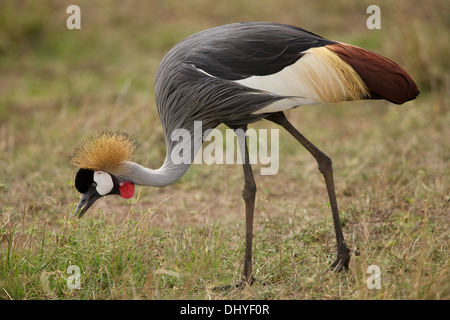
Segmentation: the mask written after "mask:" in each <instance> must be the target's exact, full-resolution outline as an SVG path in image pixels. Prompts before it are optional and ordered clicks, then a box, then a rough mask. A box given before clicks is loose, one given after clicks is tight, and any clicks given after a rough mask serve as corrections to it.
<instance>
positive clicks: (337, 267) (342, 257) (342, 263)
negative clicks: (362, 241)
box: [328, 242, 360, 272]
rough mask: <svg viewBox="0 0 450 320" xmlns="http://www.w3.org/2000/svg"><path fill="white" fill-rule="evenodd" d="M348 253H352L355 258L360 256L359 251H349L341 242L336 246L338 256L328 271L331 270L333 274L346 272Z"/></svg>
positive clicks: (348, 260)
mask: <svg viewBox="0 0 450 320" xmlns="http://www.w3.org/2000/svg"><path fill="white" fill-rule="evenodd" d="M350 252H353V254H354V255H355V256H359V254H360V253H359V251H357V250H353V249H350V248H349V247H347V244H346V243H345V242H342V243H341V244H340V245H339V246H338V256H337V258H336V260H334V262H333V263H332V264H331V266H330V267H329V268H328V270H333V271H334V272H341V271H342V270H343V269H345V270H348V263H349V262H350V257H351V256H350Z"/></svg>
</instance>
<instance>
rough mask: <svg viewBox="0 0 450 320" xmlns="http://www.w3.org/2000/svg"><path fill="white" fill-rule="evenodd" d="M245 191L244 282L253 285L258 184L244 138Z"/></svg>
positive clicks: (243, 191)
mask: <svg viewBox="0 0 450 320" xmlns="http://www.w3.org/2000/svg"><path fill="white" fill-rule="evenodd" d="M243 140H244V146H245V147H244V154H245V159H244V163H243V169H244V181H245V182H244V189H243V190H242V198H243V199H244V202H245V257H244V270H243V279H242V280H243V281H244V282H246V283H248V284H252V283H253V281H254V278H253V275H252V240H253V215H254V212H255V197H256V183H255V178H254V177H253V170H252V166H251V164H250V161H249V155H248V147H247V139H246V138H245V137H244V138H243Z"/></svg>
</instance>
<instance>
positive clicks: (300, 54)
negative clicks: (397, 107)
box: [72, 22, 419, 286]
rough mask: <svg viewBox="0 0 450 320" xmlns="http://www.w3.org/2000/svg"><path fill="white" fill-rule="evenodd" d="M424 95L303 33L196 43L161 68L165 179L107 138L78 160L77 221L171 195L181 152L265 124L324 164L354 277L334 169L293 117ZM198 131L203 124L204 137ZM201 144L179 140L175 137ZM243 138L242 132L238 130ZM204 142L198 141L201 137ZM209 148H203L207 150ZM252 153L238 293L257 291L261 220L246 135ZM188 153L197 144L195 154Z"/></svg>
mask: <svg viewBox="0 0 450 320" xmlns="http://www.w3.org/2000/svg"><path fill="white" fill-rule="evenodd" d="M418 94H419V91H418V89H417V86H416V84H415V83H414V81H413V80H412V79H411V77H410V76H409V75H408V73H407V72H406V71H405V70H403V69H402V68H401V67H399V66H398V65H397V64H396V63H394V62H393V61H391V60H389V59H387V58H385V57H382V56H381V55H378V54H376V53H374V52H371V51H368V50H365V49H362V48H359V47H356V46H352V45H349V44H345V43H341V42H337V41H332V40H327V39H325V38H322V37H320V36H318V35H316V34H314V33H311V32H308V31H306V30H304V29H301V28H298V27H295V26H290V25H283V24H277V23H267V22H246V23H234V24H228V25H224V26H219V27H216V28H212V29H208V30H205V31H202V32H199V33H197V34H194V35H192V36H190V37H188V38H186V39H185V40H183V41H181V42H180V43H178V44H177V45H175V46H174V47H173V48H172V49H171V50H170V51H169V52H168V53H167V55H166V56H165V57H164V58H163V60H162V61H161V64H160V66H159V69H158V72H157V75H156V82H155V97H156V106H157V109H158V114H159V117H160V120H161V124H162V126H163V130H164V134H165V139H166V147H167V149H166V151H167V154H166V158H165V161H164V163H163V165H162V166H161V167H160V168H159V169H156V170H152V169H149V168H145V167H143V166H141V165H139V164H137V163H134V162H131V161H130V158H131V156H132V154H133V152H134V150H135V145H134V143H133V140H132V139H130V138H129V137H128V136H127V135H126V134H122V133H111V134H101V135H99V136H97V137H94V138H91V139H89V140H87V141H86V142H85V143H84V144H83V145H81V146H80V147H79V148H78V149H77V150H76V151H75V155H74V157H73V159H72V163H73V164H74V165H75V166H77V167H78V168H79V171H78V172H77V174H76V177H75V186H76V189H77V190H78V191H79V192H80V193H82V194H83V195H82V198H81V201H80V203H79V204H78V206H77V208H76V212H75V214H77V213H79V217H81V216H83V215H84V214H85V213H86V211H87V210H88V209H89V207H90V206H91V205H92V204H93V203H94V202H95V201H96V200H97V199H99V198H100V197H102V196H106V195H110V194H117V195H120V196H122V197H124V198H130V197H132V196H133V193H134V185H140V186H154V187H162V186H167V185H170V184H172V183H174V182H176V181H177V180H179V179H180V178H181V177H182V176H183V175H184V174H185V173H186V171H187V170H188V168H189V167H190V163H192V161H191V162H189V163H184V162H183V163H179V161H174V159H173V155H174V154H177V152H176V151H177V150H191V154H190V159H191V160H193V159H194V157H195V155H196V153H197V151H198V150H199V146H201V143H202V139H203V138H202V137H203V133H204V132H205V131H206V130H209V129H212V128H215V127H216V126H218V125H219V124H221V123H223V124H225V125H227V126H228V127H230V128H231V129H233V130H234V131H235V132H236V133H238V132H245V131H246V129H247V125H248V124H249V123H252V122H255V121H258V120H261V119H266V120H269V121H272V122H274V123H276V124H278V125H280V126H281V127H283V128H284V129H286V130H287V131H288V132H289V133H290V134H291V135H292V136H293V137H294V138H295V139H296V140H297V141H298V142H300V144H302V145H303V147H305V148H306V149H307V150H308V151H309V152H310V153H311V155H312V156H313V157H314V158H315V159H316V161H317V164H318V168H319V170H320V172H321V173H322V175H323V177H324V179H325V184H326V188H327V192H328V197H329V201H330V207H331V213H332V216H333V222H334V228H335V233H336V242H337V258H336V260H335V261H334V262H333V264H332V265H331V267H330V268H331V269H333V270H335V271H341V270H342V269H344V268H345V269H348V264H349V261H350V253H351V252H352V251H353V252H354V253H355V254H358V252H356V251H354V250H352V249H350V248H349V247H348V246H347V244H346V243H345V241H344V235H343V232H342V228H341V223H340V218H339V210H338V204H337V201H336V194H335V187H334V182H333V171H332V162H331V159H330V158H329V157H328V156H327V155H326V154H325V153H323V152H322V151H320V150H319V149H318V148H317V147H316V146H314V145H313V144H312V143H311V142H310V141H308V140H307V139H306V138H305V137H304V136H303V135H302V134H301V133H300V132H299V131H298V130H297V129H296V128H295V127H294V126H293V125H292V124H291V123H290V122H289V121H288V119H287V118H286V116H285V114H284V111H285V110H288V109H291V108H295V107H298V106H302V105H313V104H319V103H337V102H339V101H353V100H360V99H386V100H388V101H390V102H393V103H395V104H402V103H405V102H407V101H409V100H412V99H415V98H416V97H417V95H418ZM194 121H201V124H202V126H201V130H203V131H202V132H201V133H200V134H196V132H195V130H198V129H195V126H194ZM180 128H182V129H185V130H188V132H189V134H190V135H191V136H192V137H193V139H178V140H176V139H170V137H171V134H172V132H174V130H176V129H180ZM237 129H241V130H237ZM197 133H198V132H197ZM199 139H200V141H198V140H199ZM237 140H238V142H239V145H240V148H241V150H244V155H243V157H244V158H245V161H244V164H243V169H244V188H243V191H242V196H243V199H244V202H245V215H246V218H245V224H246V235H245V243H246V244H245V257H244V266H243V275H242V279H241V281H240V282H239V283H238V284H237V286H244V285H245V284H251V283H252V282H253V280H254V278H253V274H252V237H253V213H254V206H255V195H256V184H255V180H254V177H253V172H252V168H251V165H250V163H249V161H248V159H249V154H248V148H247V139H246V137H245V134H237ZM186 144H191V145H190V146H187V147H189V148H183V147H186Z"/></svg>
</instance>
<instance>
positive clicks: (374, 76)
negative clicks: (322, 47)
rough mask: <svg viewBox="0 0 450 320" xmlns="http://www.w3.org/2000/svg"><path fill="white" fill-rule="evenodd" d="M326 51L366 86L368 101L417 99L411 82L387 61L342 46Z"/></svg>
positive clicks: (357, 49)
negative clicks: (342, 61) (350, 69)
mask: <svg viewBox="0 0 450 320" xmlns="http://www.w3.org/2000/svg"><path fill="white" fill-rule="evenodd" d="M326 48H327V49H329V50H331V51H333V52H334V53H336V54H337V55H338V56H339V58H341V59H342V60H344V61H345V62H347V63H348V64H349V65H350V66H352V67H353V69H355V71H356V72H357V73H358V75H359V76H360V77H361V79H362V80H363V81H364V83H365V84H366V86H367V89H368V94H369V98H371V99H386V100H388V101H391V102H393V103H396V104H402V103H405V102H407V101H409V100H413V99H415V98H416V97H417V96H418V94H419V90H418V89H417V86H416V84H415V83H414V80H413V79H412V78H411V77H410V75H409V74H408V73H407V72H406V71H405V70H404V69H402V68H401V67H400V66H399V65H397V64H396V63H395V62H393V61H391V60H389V59H388V58H385V57H383V56H381V55H379V54H376V53H374V52H371V51H369V50H365V49H362V48H359V47H355V46H352V45H348V44H344V43H336V44H329V45H326Z"/></svg>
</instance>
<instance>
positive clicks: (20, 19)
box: [0, 0, 450, 297]
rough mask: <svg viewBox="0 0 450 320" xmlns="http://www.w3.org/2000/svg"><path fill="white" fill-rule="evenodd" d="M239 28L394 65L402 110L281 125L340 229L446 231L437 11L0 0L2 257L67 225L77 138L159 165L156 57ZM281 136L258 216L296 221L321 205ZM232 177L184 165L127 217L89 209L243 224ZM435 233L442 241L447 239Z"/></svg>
mask: <svg viewBox="0 0 450 320" xmlns="http://www.w3.org/2000/svg"><path fill="white" fill-rule="evenodd" d="M72 4H76V5H78V6H79V7H80V9H81V29H80V30H76V29H73V30H69V29H68V28H67V27H66V21H67V19H68V18H69V16H70V14H69V13H67V12H66V10H67V8H68V6H69V5H72ZM372 4H376V5H378V6H379V7H380V9H381V29H379V30H377V29H374V30H370V29H368V28H367V26H366V21H367V19H368V18H369V16H370V14H367V13H366V9H367V7H368V6H369V5H372ZM240 21H272V22H279V23H285V24H292V25H296V26H299V27H302V28H304V29H306V30H309V31H312V32H314V33H316V34H319V35H321V36H323V37H325V38H328V39H333V40H338V41H341V42H346V43H350V44H354V45H357V46H361V47H364V48H366V49H369V50H372V51H375V52H377V53H379V54H381V55H383V56H386V57H388V58H390V59H392V60H393V61H395V62H397V63H398V64H399V65H400V66H402V67H403V68H405V69H406V70H407V71H408V72H409V73H410V75H411V76H412V78H413V79H414V80H415V81H416V83H417V85H418V87H419V89H420V91H421V95H420V96H419V98H418V99H417V100H416V101H414V102H410V103H408V104H406V105H404V106H401V107H399V106H393V105H391V104H389V103H388V102H386V101H373V102H368V101H363V102H355V103H342V104H339V105H338V106H335V107H331V106H314V107H308V108H305V109H302V110H300V109H299V110H292V111H290V112H289V113H288V116H289V118H290V119H292V121H293V122H294V123H295V124H296V125H298V127H299V128H300V131H302V128H304V130H305V131H304V132H305V135H306V136H307V137H309V138H311V140H312V141H313V142H317V145H318V146H319V148H321V149H323V150H324V151H325V152H327V153H328V154H329V155H330V156H332V158H333V160H334V164H335V166H336V168H337V169H336V172H338V173H336V176H337V178H336V180H337V182H336V183H337V188H338V190H339V191H338V197H340V198H341V199H342V200H340V201H342V202H341V207H342V208H343V209H342V210H343V212H344V213H343V214H344V216H345V217H346V219H347V223H348V224H352V223H354V224H355V225H356V224H359V225H361V224H360V222H361V221H360V220H358V219H360V218H357V217H358V215H357V212H371V213H373V212H376V213H378V214H379V215H378V216H377V218H375V217H372V216H371V215H367V216H366V218H367V219H368V221H371V223H380V221H382V220H383V219H384V218H385V219H391V218H390V217H397V218H398V217H399V216H396V215H392V214H393V213H394V214H395V213H396V212H397V213H402V214H403V213H405V211H406V212H409V213H410V214H419V215H421V216H423V214H424V212H425V213H427V214H428V213H429V214H430V216H432V215H433V214H432V213H433V212H434V213H436V215H435V216H436V217H437V218H436V219H437V220H435V221H434V222H435V223H436V225H440V224H441V223H443V222H445V223H448V201H449V200H450V199H449V198H448V196H449V190H450V187H449V176H450V168H449V167H450V165H449V164H450V151H449V150H450V144H449V136H450V122H449V120H450V116H449V111H450V107H449V95H450V59H449V53H450V1H448V0H434V1H409V0H399V1H387V0H386V1H382V0H380V1H378V0H377V1H374V0H364V1H354V0H337V1H336V0H330V1H325V0H322V1H300V0H276V1H267V0H226V1H211V0H164V1H161V0H151V1H139V0H123V1H88V0H86V1H82V0H76V1H62V0H39V1H32V0H14V1H8V0H1V1H0V214H1V218H0V245H1V248H2V250H7V248H8V247H9V246H11V245H12V243H14V245H15V246H17V248H22V249H23V248H25V247H26V246H30V248H33V245H34V244H35V241H37V239H38V238H33V236H34V233H33V230H41V229H40V228H42V226H43V225H44V226H46V227H45V228H47V230H53V231H52V232H54V234H56V238H57V239H60V238H63V237H64V235H65V234H66V233H65V232H67V229H61V228H63V227H64V228H67V221H68V219H69V220H70V219H73V217H72V216H71V213H72V212H73V210H74V208H75V205H76V203H77V202H78V200H79V198H78V196H79V195H78V194H77V192H76V191H75V190H74V187H73V177H74V174H75V168H73V167H72V166H71V165H70V157H71V155H72V152H73V150H74V148H75V147H76V146H77V145H78V144H79V143H80V141H82V140H83V139H84V138H85V137H87V136H89V135H92V134H96V133H98V132H100V131H105V130H118V129H119V130H123V131H126V132H129V133H131V134H134V135H135V136H136V137H137V138H138V143H139V150H138V152H137V154H136V158H135V159H134V160H135V161H136V162H139V163H141V164H143V165H146V166H149V167H152V168H157V167H159V166H160V165H161V164H162V161H163V159H164V157H165V143H164V137H163V132H162V128H161V125H160V122H159V119H158V116H157V112H156V108H155V102H154V79H155V74H156V70H157V67H158V64H159V62H160V61H161V59H162V58H163V56H164V55H165V53H166V52H167V51H168V50H169V49H170V48H171V47H172V46H173V45H175V44H176V43H177V42H179V41H180V40H182V39H183V38H185V37H187V36H189V35H191V34H193V33H195V32H198V31H201V30H203V29H206V28H210V27H214V26H218V25H222V24H226V23H232V22H240ZM255 125H256V126H259V125H265V126H267V123H263V124H255ZM302 132H303V131H302ZM280 137H281V139H282V140H283V141H285V142H280V148H281V151H280V155H281V156H280V158H281V159H280V166H281V168H280V172H279V174H278V177H277V179H273V177H258V178H257V179H258V183H260V185H261V187H260V189H259V190H260V191H259V192H260V193H259V194H258V197H259V200H258V201H259V202H258V206H259V207H258V212H259V214H260V216H261V218H260V219H262V220H261V221H268V220H267V219H269V218H270V219H272V218H273V217H275V216H276V215H277V213H280V214H282V213H283V212H293V214H294V215H295V212H297V211H296V210H297V209H296V208H297V206H300V207H301V208H302V209H301V210H305V211H304V212H305V213H306V210H313V209H312V208H317V201H319V203H320V204H319V206H321V205H323V203H325V202H326V201H327V200H326V193H325V191H324V189H323V188H324V186H323V182H322V180H321V177H320V176H319V174H318V173H317V170H316V164H315V163H314V161H313V160H311V159H310V157H309V155H308V154H307V153H304V151H299V150H300V149H301V148H300V147H299V146H298V145H295V143H294V142H293V140H289V139H290V138H289V137H288V136H287V135H282V136H280ZM284 155H285V156H284ZM283 162H284V164H283ZM255 172H259V170H255ZM241 179H242V177H241V170H240V169H237V168H234V169H233V167H232V166H209V167H208V166H203V165H202V166H194V167H193V168H191V169H190V170H189V171H188V173H187V175H186V177H184V178H183V179H182V181H181V182H180V183H177V184H176V185H175V186H173V187H170V188H163V189H158V190H156V189H152V190H150V189H149V188H143V189H141V190H140V191H139V192H140V193H139V199H138V200H136V202H134V203H131V204H132V205H133V206H134V207H132V208H136V211H133V210H134V209H133V210H131V209H130V207H129V206H127V205H126V204H124V202H123V201H122V199H116V198H112V199H108V200H107V201H105V202H104V203H103V204H102V207H101V208H102V210H103V211H101V212H100V213H98V212H91V214H92V215H93V216H94V217H97V218H98V217H99V216H98V215H100V217H101V218H102V219H105V220H106V221H109V223H114V222H116V223H118V222H120V223H122V222H123V221H124V219H126V218H129V217H130V216H131V217H133V216H134V215H135V214H138V211H137V210H138V209H141V210H146V208H149V207H153V206H156V205H157V204H158V206H159V205H161V204H162V205H161V207H159V208H160V209H159V210H160V212H159V213H160V215H161V216H160V217H159V218H158V219H155V220H154V221H153V223H154V225H155V226H160V227H161V228H165V230H170V228H171V227H173V226H180V225H182V224H185V223H186V224H190V225H195V224H199V225H203V224H204V223H205V221H206V222H209V221H214V218H217V217H219V216H222V217H225V218H223V219H224V220H223V223H224V224H225V225H226V224H227V221H228V220H227V218H226V217H227V215H229V221H236V219H237V220H239V221H240V220H242V201H241V198H240V190H241V182H242V180H241ZM305 186H307V187H305ZM411 190H412V191H411ZM301 194H302V196H301V197H300V195H301ZM319 195H320V198H319V199H320V200H317V197H319ZM372 195H373V196H374V198H370V197H371V196H372ZM170 197H172V199H170V200H168V201H166V200H167V199H168V198H170ZM302 197H303V198H302ZM369 198H370V199H371V201H369V200H368V199H369ZM281 199H282V200H281ZM298 199H303V200H302V201H300V202H299V203H297V201H298ZM376 199H377V200H376ZM129 204H130V202H129V203H128V205H129ZM219 207H220V208H219ZM222 207H223V208H222ZM303 208H304V209H303ZM299 210H300V209H299ZM301 210H300V211H301ZM319 211H320V212H319V213H318V217H319V216H322V215H323V216H325V215H328V214H329V213H328V208H325V209H323V210H319ZM102 212H103V213H106V215H105V216H102V215H101V214H102ZM186 212H189V213H186ZM176 213H179V214H180V215H178V216H176V215H174V214H176ZM209 217H211V218H209ZM236 217H238V218H236ZM292 217H293V216H292ZM292 217H291V216H289V217H288V218H289V219H290V218H292ZM309 217H310V218H308V219H312V220H311V221H313V222H311V223H315V222H314V221H319V220H314V219H316V218H315V215H314V214H311V215H310V216H309ZM381 217H382V218H381ZM288 218H286V219H288ZM372 218H373V219H374V220H371V219H372ZM397 218H395V219H397ZM208 219H211V220H208ZM280 219H284V218H280ZM317 219H322V218H317ZM392 219H394V218H392ZM280 221H284V220H280ZM286 221H287V220H286ZM286 221H284V222H286ZM289 221H291V220H289ZM308 221H309V220H308ZM320 221H321V220H320ZM327 221H328V220H327ZM391 222H398V221H391ZM327 223H328V222H327ZM286 225H288V224H287V222H286ZM328 227H330V228H331V225H328ZM12 228H16V232H15V233H14V236H13V235H12V233H11V232H12V231H11V230H12ZM299 228H301V227H299ZM30 230H31V231H30ZM62 230H65V231H62ZM330 230H331V229H330ZM330 230H329V231H330ZM358 230H359V229H358ZM385 231H387V230H385ZM441 231H442V230H441ZM361 232H362V231H361ZM405 232H407V231H405ZM442 232H444V231H442ZM237 233H239V234H240V235H242V232H241V231H239V232H237ZM356 234H358V233H357V232H356ZM441 234H442V233H441ZM445 234H446V236H445V239H447V240H448V238H447V237H448V230H447V231H445ZM20 236H21V237H22V238H20ZM330 237H332V236H330ZM318 238H319V239H322V238H321V236H319V237H318ZM12 239H15V242H13V240H12ZM21 239H22V240H21ZM39 239H40V238H39ZM52 239H53V238H52ZM322 240H323V239H322ZM440 240H442V238H440ZM444 242H445V241H444ZM36 243H38V242H36ZM319 243H320V240H319ZM36 245H37V244H36ZM405 246H406V244H405ZM447 246H448V242H447V245H446V247H447ZM35 249H36V248H35ZM35 249H30V250H35ZM36 250H37V249H36ZM237 266H239V265H237ZM238 269H239V267H237V270H238ZM447 270H448V265H447ZM446 274H447V275H448V273H446ZM447 280H448V279H447ZM10 285H11V284H10ZM447 289H448V286H447ZM447 289H446V290H447ZM6 291H8V290H6ZM10 291H11V290H9V291H8V292H10ZM0 294H3V293H0ZM19 296H20V295H19ZM5 297H6V296H5Z"/></svg>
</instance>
